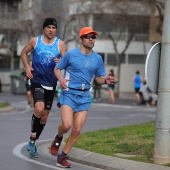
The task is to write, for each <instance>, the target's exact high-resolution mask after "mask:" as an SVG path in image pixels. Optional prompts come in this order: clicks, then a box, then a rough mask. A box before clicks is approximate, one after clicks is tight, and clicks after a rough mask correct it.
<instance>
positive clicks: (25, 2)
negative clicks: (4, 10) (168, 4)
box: [0, 0, 163, 92]
mask: <svg viewBox="0 0 170 170" xmlns="http://www.w3.org/2000/svg"><path fill="white" fill-rule="evenodd" d="M151 2H152V3H151ZM151 2H150V1H148V0H142V1H137V0H136V1H135V0H133V1H130V0H121V1H118V0H106V1H102V0H86V1H84V0H57V1H56V0H49V1H48V3H47V1H46V0H36V1H33V0H21V3H20V4H19V6H18V11H19V21H20V22H21V23H22V24H21V25H22V27H21V28H20V36H19V37H18V40H17V55H18V56H19V55H20V52H21V49H22V48H23V46H24V45H25V43H26V42H27V41H28V40H29V39H30V38H31V37H33V36H37V35H39V34H41V33H42V22H43V20H44V19H45V18H46V17H54V18H56V19H57V21H58V36H59V38H61V39H62V40H64V41H65V42H66V45H67V50H70V49H73V48H75V47H78V46H79V42H78V38H79V37H78V32H79V30H80V29H81V27H84V26H91V27H93V28H94V29H95V30H96V31H98V33H99V35H98V36H97V39H96V42H95V47H94V50H95V51H96V52H98V53H99V54H100V55H101V56H102V58H103V61H104V64H105V68H106V73H108V72H109V70H110V69H114V71H115V74H119V83H120V84H119V90H120V92H133V91H134V89H133V82H132V77H133V75H134V74H135V72H136V70H139V71H140V73H141V75H142V76H143V77H144V76H145V73H144V70H145V60H146V56H147V53H148V51H149V49H150V48H151V46H152V45H153V42H155V41H153V38H154V35H155V33H153V31H150V28H153V26H152V25H154V24H155V18H154V17H155V16H156V17H157V20H158V19H159V15H158V13H157V12H155V11H156V9H155V3H156V2H157V1H155V3H154V1H151ZM161 2H162V1H161ZM162 3H163V2H162ZM153 11H154V12H153ZM151 18H152V20H151ZM157 22H158V23H159V20H158V21H157ZM151 23H152V24H151ZM151 32H152V38H151V36H150V35H151ZM159 37H161V35H159ZM120 58H121V60H120ZM119 66H120V69H119ZM19 67H20V68H22V67H23V65H22V63H21V62H19ZM0 77H1V74H0ZM103 87H105V88H106V87H107V86H106V85H105V86H103Z"/></svg>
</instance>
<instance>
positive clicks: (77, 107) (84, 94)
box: [50, 27, 114, 168]
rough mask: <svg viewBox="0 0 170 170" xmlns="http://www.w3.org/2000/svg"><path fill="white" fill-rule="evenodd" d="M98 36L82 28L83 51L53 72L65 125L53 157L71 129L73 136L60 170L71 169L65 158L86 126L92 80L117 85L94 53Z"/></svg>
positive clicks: (70, 53)
mask: <svg viewBox="0 0 170 170" xmlns="http://www.w3.org/2000/svg"><path fill="white" fill-rule="evenodd" d="M97 34H98V33H97V32H96V31H94V30H93V29H92V28H90V27H84V28H82V29H81V30H80V34H79V37H80V39H79V41H80V44H81V45H80V48H75V49H73V50H71V51H68V52H67V53H65V55H64V56H63V58H62V59H61V60H60V61H59V63H58V64H57V65H56V67H55V69H54V73H55V75H56V77H57V78H58V80H59V82H60V86H61V87H62V91H61V94H60V99H59V102H58V106H59V107H61V119H62V121H61V122H62V123H61V125H59V127H58V133H57V134H56V136H55V138H54V140H53V142H52V144H51V148H50V151H51V154H52V155H57V153H58V150H59V146H60V144H61V141H62V139H63V134H64V133H67V132H68V131H69V130H70V128H71V127H72V132H71V135H70V136H69V138H68V141H67V143H66V145H65V146H64V148H63V151H62V153H61V154H60V155H59V156H58V158H57V166H60V167H65V168H69V167H71V164H70V163H68V162H67V160H66V155H67V154H68V153H69V151H70V150H71V149H72V147H73V146H74V145H75V143H76V141H77V139H78V136H79V134H80V132H81V129H82V127H83V125H84V123H85V120H86V117H87V114H88V110H89V108H90V104H91V97H90V88H91V82H92V79H93V77H94V78H95V81H96V82H97V83H98V84H100V85H102V84H105V83H106V84H112V83H113V81H114V78H113V77H112V76H111V75H110V73H109V75H108V76H107V77H106V78H105V70H104V64H103V60H102V57H101V56H100V55H99V54H97V53H96V52H94V51H93V50H92V48H93V46H94V42H95V38H96V35H97ZM62 69H65V73H64V77H62V75H61V71H60V70H62ZM72 125H73V126H72Z"/></svg>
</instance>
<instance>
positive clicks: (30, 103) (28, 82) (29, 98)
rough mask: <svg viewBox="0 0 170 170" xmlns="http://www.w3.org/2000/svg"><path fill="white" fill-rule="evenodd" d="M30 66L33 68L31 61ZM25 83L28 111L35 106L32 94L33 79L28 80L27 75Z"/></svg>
mask: <svg viewBox="0 0 170 170" xmlns="http://www.w3.org/2000/svg"><path fill="white" fill-rule="evenodd" d="M29 65H30V67H32V61H29ZM24 82H25V88H26V95H27V101H28V104H27V109H32V108H33V106H34V100H33V96H32V92H31V79H30V78H28V77H27V76H26V74H25V77H24Z"/></svg>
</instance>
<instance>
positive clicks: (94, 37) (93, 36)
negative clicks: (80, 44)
mask: <svg viewBox="0 0 170 170" xmlns="http://www.w3.org/2000/svg"><path fill="white" fill-rule="evenodd" d="M82 37H83V38H85V39H90V38H92V39H96V36H95V35H89V34H87V35H83V36H82Z"/></svg>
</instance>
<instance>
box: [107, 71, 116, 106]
mask: <svg viewBox="0 0 170 170" xmlns="http://www.w3.org/2000/svg"><path fill="white" fill-rule="evenodd" d="M110 73H111V76H113V77H114V83H113V84H109V85H108V92H109V103H110V104H114V103H115V92H114V90H115V84H116V82H117V81H118V79H117V76H116V75H115V74H114V70H113V69H111V70H110Z"/></svg>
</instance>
